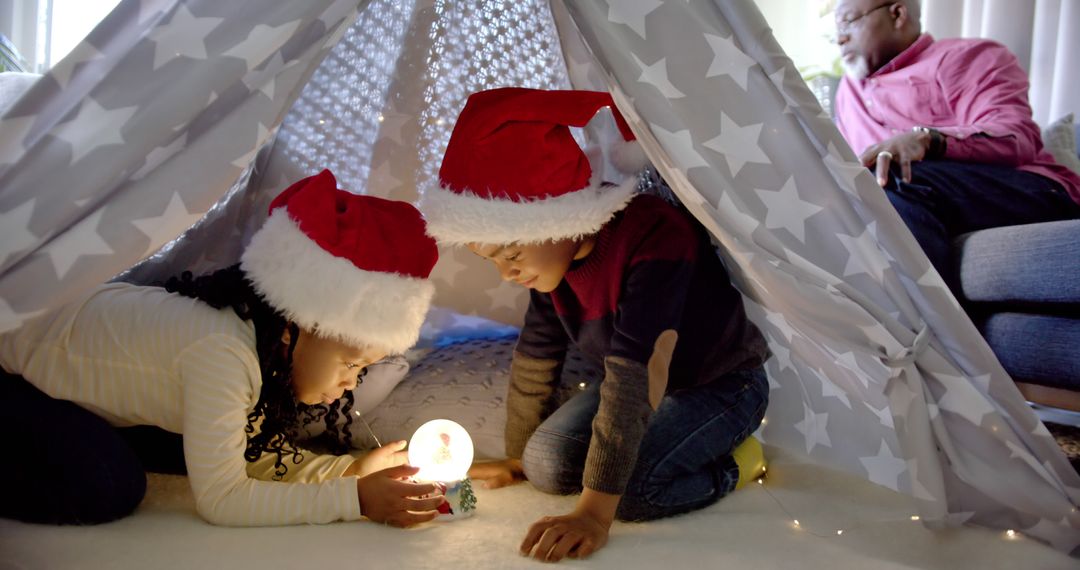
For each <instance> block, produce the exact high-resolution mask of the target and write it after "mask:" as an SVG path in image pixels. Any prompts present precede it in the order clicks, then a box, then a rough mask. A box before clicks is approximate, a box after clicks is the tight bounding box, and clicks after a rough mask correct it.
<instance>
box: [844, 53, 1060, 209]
mask: <svg viewBox="0 0 1080 570" xmlns="http://www.w3.org/2000/svg"><path fill="white" fill-rule="evenodd" d="M1027 93H1028V79H1027V74H1025V73H1024V70H1023V69H1021V68H1020V65H1019V64H1018V63H1017V61H1016V57H1015V56H1014V55H1013V54H1012V53H1011V52H1009V50H1008V49H1007V48H1006V47H1005V46H1003V45H1001V44H999V43H996V42H992V41H989V40H977V39H948V40H940V41H934V38H933V37H931V36H930V35H929V34H923V35H922V36H920V37H919V39H918V40H915V43H913V44H911V45H910V46H908V48H907V49H906V50H904V51H903V52H901V53H900V55H898V56H896V57H895V58H893V59H892V61H890V62H889V63H887V64H886V65H885V66H884V67H882V68H881V69H879V70H877V71H875V72H874V73H873V74H871V75H870V76H869V77H867V78H866V79H863V80H861V81H860V80H853V79H851V78H849V77H844V79H843V80H842V81H841V82H840V88H839V90H838V91H837V93H836V123H837V126H838V127H840V132H841V133H842V134H843V135H844V138H845V139H847V141H848V144H850V145H851V148H852V149H854V150H855V152H856V153H861V152H862V151H863V150H865V149H866V148H867V147H868V146H870V145H872V144H875V143H878V142H880V141H882V140H885V139H887V138H889V137H892V136H894V135H896V134H898V133H902V132H906V131H910V130H911V128H912V127H913V126H924V127H933V128H935V129H937V130H939V131H941V132H942V133H945V134H946V135H948V136H949V139H948V145H947V147H946V153H945V158H947V159H950V160H958V161H967V162H985V163H993V164H1006V165H1012V166H1016V167H1017V168H1019V169H1020V170H1026V171H1028V172H1032V173H1035V174H1039V175H1042V176H1045V177H1046V178H1049V179H1051V180H1054V181H1055V182H1058V183H1060V184H1061V185H1062V186H1063V187H1064V188H1065V191H1066V192H1068V193H1069V195H1070V196H1071V197H1072V199H1073V200H1074V201H1076V202H1077V203H1080V176H1077V174H1076V173H1075V172H1073V171H1071V170H1069V169H1068V168H1066V167H1064V166H1062V165H1060V164H1058V163H1057V162H1054V157H1053V156H1051V154H1050V153H1049V152H1047V151H1046V150H1045V149H1043V144H1042V134H1041V133H1040V132H1039V126H1038V125H1036V124H1035V121H1034V120H1032V118H1031V106H1030V105H1029V104H1028V99H1027ZM973 135H985V136H973Z"/></svg>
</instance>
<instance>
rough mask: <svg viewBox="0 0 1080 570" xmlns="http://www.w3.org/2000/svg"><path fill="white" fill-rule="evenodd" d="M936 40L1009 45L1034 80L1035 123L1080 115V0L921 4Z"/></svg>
mask: <svg viewBox="0 0 1080 570" xmlns="http://www.w3.org/2000/svg"><path fill="white" fill-rule="evenodd" d="M922 5H923V17H922V20H923V29H925V30H926V31H928V32H930V33H931V34H933V35H934V37H937V38H955V37H965V38H987V39H991V40H994V41H998V42H1001V43H1003V44H1005V45H1006V46H1008V48H1009V49H1010V50H1012V52H1013V53H1015V54H1016V57H1017V58H1019V60H1020V65H1021V66H1023V67H1024V69H1026V70H1027V71H1028V75H1029V76H1030V77H1031V92H1030V99H1031V107H1032V110H1033V111H1034V113H1035V120H1036V121H1037V122H1038V123H1039V124H1041V125H1046V124H1047V123H1050V122H1052V121H1054V120H1056V119H1058V118H1060V117H1062V116H1064V115H1065V114H1067V113H1076V114H1080V89H1077V86H1080V57H1078V55H1077V54H1080V1H1077V0H922Z"/></svg>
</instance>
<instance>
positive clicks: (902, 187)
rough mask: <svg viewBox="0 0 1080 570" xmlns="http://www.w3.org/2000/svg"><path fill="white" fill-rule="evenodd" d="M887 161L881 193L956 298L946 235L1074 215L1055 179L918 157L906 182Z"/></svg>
mask: <svg viewBox="0 0 1080 570" xmlns="http://www.w3.org/2000/svg"><path fill="white" fill-rule="evenodd" d="M899 172H900V169H899V167H897V166H896V165H893V168H892V171H891V174H892V176H891V177H890V180H889V183H888V185H886V187H885V194H886V195H887V196H888V197H889V201H890V202H892V205H893V207H894V208H896V211H897V212H898V213H899V214H900V218H901V219H903V220H904V223H905V224H907V227H908V229H910V230H911V233H912V234H913V235H914V236H915V240H916V241H918V242H919V245H920V246H922V248H923V251H925V252H926V256H927V257H928V258H930V263H932V264H933V265H934V268H935V269H937V270H938V273H940V274H941V276H942V277H943V278H944V279H945V283H946V284H947V285H948V286H949V288H950V289H952V291H953V293H954V294H956V295H957V296H958V297H961V298H962V295H961V288H960V276H959V274H958V271H957V268H956V263H955V260H954V259H953V253H952V252H953V247H952V240H953V238H955V237H956V236H958V235H960V234H964V233H967V232H973V231H976V230H983V229H986V228H994V227H1000V226H1015V225H1019V224H1033V223H1038V222H1049V221H1054V220H1068V219H1072V218H1077V217H1080V205H1078V204H1077V203H1076V202H1074V201H1073V200H1072V198H1070V197H1069V195H1068V193H1066V192H1065V190H1064V189H1063V188H1062V187H1061V185H1060V184H1058V183H1057V182H1054V181H1053V180H1050V179H1049V178H1046V177H1044V176H1040V175H1038V174H1032V173H1030V172H1025V171H1023V170H1017V169H1015V168H1012V167H1010V166H1002V165H998V164H977V163H971V162H952V161H947V160H940V161H920V162H913V163H912V164H911V182H910V183H908V182H902V181H901V180H900V177H899Z"/></svg>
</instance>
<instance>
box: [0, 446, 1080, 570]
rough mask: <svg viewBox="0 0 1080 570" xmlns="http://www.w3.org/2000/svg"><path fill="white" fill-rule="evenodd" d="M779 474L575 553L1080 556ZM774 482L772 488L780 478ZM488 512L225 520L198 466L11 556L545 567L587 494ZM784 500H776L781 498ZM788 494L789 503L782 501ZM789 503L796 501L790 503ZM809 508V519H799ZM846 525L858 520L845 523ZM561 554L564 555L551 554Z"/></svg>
mask: <svg viewBox="0 0 1080 570" xmlns="http://www.w3.org/2000/svg"><path fill="white" fill-rule="evenodd" d="M766 454H767V456H768V457H770V468H769V475H768V478H767V479H766V482H765V485H764V486H758V485H752V486H750V487H747V488H746V489H742V490H740V491H737V492H735V493H733V494H732V495H730V496H728V497H726V498H724V499H723V500H721V501H720V502H719V503H717V504H716V505H714V506H712V507H710V508H707V509H704V510H702V511H700V512H696V513H691V514H688V515H684V516H680V517H673V518H670V519H664V520H659V521H653V522H649V523H640V524H620V523H616V524H615V526H614V527H613V529H612V533H611V541H610V542H609V543H608V546H607V547H606V548H604V549H603V550H602V551H600V552H599V553H597V554H596V555H594V556H593V557H592V558H591V559H590V560H588V561H566V562H564V563H563V565H564V566H567V567H586V566H587V567H589V568H601V569H602V568H611V569H618V570H630V569H636V568H648V569H654V570H655V569H664V568H670V569H674V568H699V569H704V568H726V569H729V570H751V569H753V570H761V569H768V568H830V569H840V568H853V569H859V570H866V569H871V568H872V569H899V568H942V569H950V570H951V569H954V568H982V569H990V568H1002V569H1009V570H1013V569H1015V568H1040V569H1053V568H1062V569H1064V568H1076V565H1075V564H1076V561H1075V560H1071V559H1069V558H1068V557H1066V556H1065V555H1064V554H1061V553H1059V552H1057V551H1055V550H1052V549H1050V548H1049V547H1046V546H1043V545H1041V544H1039V543H1036V542H1034V541H1032V540H1029V539H1026V538H1024V537H1021V536H1017V537H1015V538H1012V539H1010V538H1008V537H1006V536H1005V535H1004V534H1003V533H1001V532H996V531H990V530H987V529H982V528H973V527H964V528H959V529H952V530H947V531H931V530H928V529H925V528H923V527H922V525H921V524H920V523H919V522H914V521H912V520H911V519H910V516H911V514H912V513H914V510H913V509H912V507H911V505H910V504H909V503H908V500H907V499H906V498H905V497H904V496H902V495H899V494H896V493H894V492H892V491H889V490H887V489H885V488H883V487H879V486H877V485H874V484H873V483H870V482H868V481H866V480H865V479H862V478H859V477H854V476H851V475H847V474H844V473H840V472H837V471H833V470H831V469H825V468H822V467H819V466H816V465H812V464H810V463H807V462H806V459H805V458H802V457H796V456H794V455H791V454H790V453H788V452H782V451H779V450H777V449H773V448H767V450H766ZM767 491H768V492H767ZM477 496H478V500H479V504H478V511H477V514H476V515H475V516H473V517H471V518H468V519H463V520H461V521H457V522H449V523H428V524H426V525H424V526H421V527H419V528H415V529H411V530H400V529H395V528H389V527H382V526H379V525H376V524H372V523H369V522H355V523H337V524H331V525H322V526H316V525H312V526H299V527H280V528H224V527H216V526H212V525H210V524H207V523H205V522H203V521H202V520H201V519H200V518H199V517H198V515H196V514H195V511H194V505H193V502H192V498H191V491H190V488H189V487H188V483H187V479H186V478H184V477H175V476H165V475H151V476H150V485H149V491H148V494H147V497H146V500H145V501H144V502H143V504H142V505H141V506H140V507H139V509H138V511H137V512H136V513H135V514H134V515H133V516H131V517H128V518H126V519H123V520H120V521H117V522H114V523H111V524H106V525H100V526H95V527H50V526H38V525H28V524H21V523H17V522H13V521H7V520H3V519H0V569H5V570H6V569H16V568H18V569H36V568H48V569H64V568H84V569H96V568H154V569H160V570H168V569H173V568H176V569H180V568H184V569H190V568H205V569H210V568H228V569H230V570H236V569H243V568H258V569H259V570H271V569H275V568H282V569H294V568H392V569H402V570H405V569H408V570H411V569H415V568H437V569H440V570H445V569H453V568H465V569H469V570H488V569H492V568H529V567H540V566H539V563H535V562H533V561H531V560H529V559H525V558H522V557H520V556H518V554H517V545H518V543H519V542H520V541H521V539H522V537H523V536H524V533H525V530H526V528H527V527H528V526H529V524H531V523H532V522H533V521H534V520H535V519H537V518H538V517H540V516H542V515H549V514H561V513H563V512H566V511H567V510H569V509H570V508H571V507H572V506H573V503H574V498H573V497H555V496H549V495H544V494H542V493H540V492H538V491H536V490H534V489H532V488H531V487H529V486H528V485H527V484H526V485H518V486H515V487H511V488H507V489H499V490H486V489H483V488H478V489H477ZM773 497H775V499H776V500H774V498H773ZM777 500H778V501H779V503H777ZM784 509H786V510H787V511H789V512H790V513H791V514H788V513H786V512H785V510H784ZM793 518H798V519H799V522H800V525H799V527H798V528H796V527H795V526H794V524H793V523H792V519H793ZM837 529H844V532H843V534H842V535H837V534H836V531H837ZM545 567H547V568H550V566H545Z"/></svg>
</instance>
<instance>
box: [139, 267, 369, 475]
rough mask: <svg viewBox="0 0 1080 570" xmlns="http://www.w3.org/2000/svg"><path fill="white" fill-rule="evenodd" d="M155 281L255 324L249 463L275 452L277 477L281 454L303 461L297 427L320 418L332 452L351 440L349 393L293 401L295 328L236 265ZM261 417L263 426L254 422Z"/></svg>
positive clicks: (323, 440) (246, 455) (282, 472)
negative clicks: (256, 383) (257, 376)
mask: <svg viewBox="0 0 1080 570" xmlns="http://www.w3.org/2000/svg"><path fill="white" fill-rule="evenodd" d="M159 285H160V286H162V287H164V288H165V290H166V291H170V292H173V293H177V294H179V295H183V296H185V297H191V298H194V299H199V300H200V301H202V302H204V303H206V304H208V305H210V306H211V307H214V308H215V309H223V308H226V307H228V308H231V309H232V310H233V311H234V312H235V313H236V315H237V316H238V317H240V318H241V319H243V320H245V321H252V323H253V324H254V326H255V350H256V352H257V353H258V358H259V369H260V372H261V373H262V389H261V390H260V392H259V401H258V402H257V403H256V404H255V409H254V410H252V412H251V413H250V414H248V417H247V426H246V427H245V428H244V431H245V432H246V433H247V434H248V438H247V448H246V449H245V450H244V459H246V460H247V461H249V462H254V461H256V460H258V459H259V457H260V456H262V454H263V453H268V452H269V453H274V454H276V455H277V459H276V461H275V462H274V480H275V481H280V480H281V479H282V478H283V477H284V476H285V474H286V473H287V472H288V470H289V467H288V465H286V464H285V459H286V458H288V459H291V461H292V463H293V464H298V463H300V462H301V461H303V460H304V455H303V452H302V451H301V450H300V449H299V447H298V446H297V444H296V442H297V440H298V438H299V434H300V428H302V427H304V426H307V425H310V424H314V423H317V422H319V421H325V425H326V433H325V434H324V435H323V436H322V438H321V443H322V444H323V445H324V446H326V447H327V448H328V450H329V451H330V452H331V453H334V454H338V455H341V454H344V453H346V452H347V451H348V449H349V442H350V441H351V440H352V434H351V432H350V431H349V426H351V425H352V414H351V413H350V412H351V411H352V406H353V403H354V400H353V394H352V392H351V391H346V392H345V397H344V398H343V399H342V400H338V401H336V402H334V403H332V404H330V405H324V404H316V405H308V404H304V403H302V402H299V401H297V400H296V398H295V396H294V395H293V390H292V382H291V377H292V358H293V350H295V348H296V341H297V339H298V338H299V336H300V335H299V333H300V330H299V328H298V327H297V326H296V324H294V323H291V322H289V321H288V320H287V319H286V318H285V317H284V316H283V315H282V314H281V313H280V312H278V311H277V310H276V309H274V308H273V307H271V306H270V305H269V304H268V303H267V302H266V301H265V300H264V299H263V298H262V296H261V295H259V293H258V292H257V291H256V290H255V288H254V286H253V285H252V283H251V281H250V280H249V279H248V278H247V275H246V274H245V273H244V271H243V269H241V268H240V265H239V264H236V265H233V266H231V267H227V268H225V269H220V270H218V271H215V272H213V273H209V274H206V275H202V276H200V277H193V276H192V273H191V272H190V271H185V272H183V273H182V274H180V275H179V276H176V277H172V278H170V279H169V280H168V281H166V282H165V283H164V284H159ZM286 329H288V330H289V339H290V342H289V343H288V344H287V345H286V344H285V343H284V342H282V334H283V333H284V331H285V330H286ZM366 372H367V369H366V368H365V369H362V370H361V372H360V374H359V377H358V381H360V382H362V381H363V376H364V374H365V373H366ZM342 415H343V416H344V417H345V422H344V424H343V425H342V426H341V427H340V429H339V427H338V419H339V418H340V417H341V416H342ZM260 418H262V425H258V424H259V419H260ZM256 426H258V427H256Z"/></svg>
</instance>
